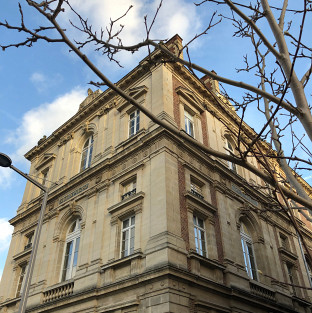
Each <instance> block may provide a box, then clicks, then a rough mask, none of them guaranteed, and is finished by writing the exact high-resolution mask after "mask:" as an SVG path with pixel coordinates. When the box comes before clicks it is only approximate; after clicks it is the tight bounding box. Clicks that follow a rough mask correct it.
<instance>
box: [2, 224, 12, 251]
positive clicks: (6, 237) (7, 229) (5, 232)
mask: <svg viewBox="0 0 312 313" xmlns="http://www.w3.org/2000/svg"><path fill="white" fill-rule="evenodd" d="M12 233H13V226H11V225H10V223H9V222H8V220H7V219H5V218H0V252H3V251H5V250H7V249H8V248H9V245H10V241H11V235H12Z"/></svg>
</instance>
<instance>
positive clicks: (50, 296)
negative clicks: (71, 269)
mask: <svg viewBox="0 0 312 313" xmlns="http://www.w3.org/2000/svg"><path fill="white" fill-rule="evenodd" d="M73 290H74V282H73V281H72V282H68V283H65V284H62V285H61V286H57V287H55V288H52V289H50V290H47V291H45V292H44V293H43V302H44V303H46V302H50V301H53V300H57V299H60V298H64V297H67V296H69V295H71V294H72V293H73Z"/></svg>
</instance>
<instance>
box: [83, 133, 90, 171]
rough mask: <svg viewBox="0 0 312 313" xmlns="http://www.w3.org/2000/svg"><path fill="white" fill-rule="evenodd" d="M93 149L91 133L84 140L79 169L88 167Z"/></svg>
mask: <svg viewBox="0 0 312 313" xmlns="http://www.w3.org/2000/svg"><path fill="white" fill-rule="evenodd" d="M92 151H93V135H91V136H90V137H89V138H88V139H87V140H86V142H85V144H84V145H83V148H82V153H81V162H80V171H83V170H85V169H87V168H88V167H90V165H91V159H92Z"/></svg>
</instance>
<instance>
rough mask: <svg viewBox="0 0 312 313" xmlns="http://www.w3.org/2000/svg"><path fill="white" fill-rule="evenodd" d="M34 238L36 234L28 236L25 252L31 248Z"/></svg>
mask: <svg viewBox="0 0 312 313" xmlns="http://www.w3.org/2000/svg"><path fill="white" fill-rule="evenodd" d="M33 236H34V233H31V234H28V235H27V236H26V238H27V242H26V245H25V247H24V250H26V249H29V248H31V246H32V240H33Z"/></svg>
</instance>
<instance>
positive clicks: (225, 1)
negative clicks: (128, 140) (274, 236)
mask: <svg viewBox="0 0 312 313" xmlns="http://www.w3.org/2000/svg"><path fill="white" fill-rule="evenodd" d="M311 3H312V1H311V0H302V1H296V3H294V2H293V3H292V4H291V5H290V4H288V1H287V0H284V1H281V5H280V6H279V7H276V6H272V5H270V4H269V1H268V0H254V1H251V2H250V3H249V2H248V3H247V2H245V1H236V2H232V1H230V0H204V1H202V2H200V3H197V4H195V5H196V6H200V7H201V8H202V9H205V10H209V12H210V10H211V12H212V13H211V17H210V19H209V21H208V22H207V25H206V27H205V29H203V31H202V32H201V33H200V34H197V35H195V36H194V37H193V38H192V39H191V40H190V41H189V42H187V43H186V44H185V45H184V46H182V47H179V46H177V47H176V49H175V51H173V50H172V49H168V46H167V45H166V44H165V40H164V39H163V40H161V39H159V40H153V39H151V34H152V27H153V25H154V23H155V20H156V19H157V15H158V13H159V10H161V6H162V1H160V3H159V6H158V8H157V10H156V12H155V15H154V16H153V19H152V21H151V23H150V24H149V23H148V20H147V18H146V17H144V22H145V33H146V36H145V39H144V40H142V41H140V42H137V43H136V44H134V45H131V46H126V45H124V44H123V41H122V32H123V28H124V26H122V25H120V22H121V21H122V18H123V17H124V16H125V15H127V13H128V12H129V10H131V6H130V7H129V9H128V10H127V11H126V12H124V14H123V15H122V16H121V17H119V18H118V19H115V20H110V22H109V25H108V26H107V27H106V28H103V29H100V30H99V31H95V30H94V28H93V27H92V25H91V24H89V21H88V19H87V18H86V17H83V16H81V15H80V13H79V11H78V9H77V8H75V4H74V1H70V0H43V1H41V2H39V1H33V0H25V1H24V4H23V5H27V6H29V7H31V8H32V9H34V11H36V12H37V13H38V14H40V15H41V16H43V17H45V18H46V24H45V25H40V26H37V27H29V26H28V25H26V23H25V21H24V11H23V7H22V5H21V4H19V14H20V19H21V23H20V24H19V25H13V24H10V23H9V22H8V21H0V26H2V27H4V28H6V29H9V30H12V31H17V32H21V33H24V34H25V40H23V41H19V42H14V41H12V42H11V43H9V44H4V43H0V44H1V47H2V49H3V50H7V49H8V48H10V47H22V46H27V47H32V46H33V45H34V44H35V43H37V42H39V41H46V42H51V43H63V44H66V45H67V46H68V47H69V48H70V50H71V51H72V52H74V53H75V54H76V55H77V56H78V57H79V58H80V59H81V60H82V61H83V62H84V63H85V64H86V65H87V66H88V67H89V68H90V69H91V70H92V71H93V72H94V73H95V74H96V75H97V77H98V78H99V81H98V82H92V83H93V84H94V85H96V86H101V85H106V86H108V87H109V88H111V89H112V90H114V91H115V92H116V93H117V94H118V95H120V96H121V97H123V98H124V99H126V100H127V101H129V102H130V103H131V104H133V105H134V106H136V107H137V108H138V109H140V110H141V111H142V112H143V113H144V114H145V115H146V116H148V117H149V118H150V119H151V120H152V121H153V122H155V123H156V124H158V125H160V126H162V127H164V128H165V129H167V130H168V131H169V132H171V133H172V134H174V135H175V136H177V137H178V138H180V140H181V141H183V142H187V143H189V144H191V145H195V146H196V147H198V148H199V149H201V150H202V151H203V152H204V153H206V154H208V155H212V156H214V157H218V158H221V159H223V160H227V161H230V162H233V163H235V164H237V165H240V166H242V167H244V168H246V169H247V170H249V171H251V172H252V173H254V174H256V175H257V176H258V177H260V178H261V179H263V180H264V181H265V182H266V183H267V184H269V185H271V186H272V188H273V190H274V192H275V195H276V196H275V199H276V202H277V203H280V204H281V206H280V208H282V210H285V214H289V217H290V219H291V221H292V222H293V225H294V227H295V228H296V229H297V231H298V232H299V229H298V226H297V225H296V221H295V218H294V216H293V213H292V210H290V206H289V199H292V201H293V202H294V203H297V204H299V205H301V206H300V207H299V210H300V211H301V212H302V214H303V215H304V216H305V217H306V218H307V219H309V220H310V221H311V219H310V218H309V216H308V215H307V214H306V213H305V210H306V209H309V210H312V200H311V198H310V196H311V195H308V194H307V192H306V189H305V188H304V184H303V181H302V180H301V178H300V175H299V174H298V173H300V170H311V165H312V153H311V150H310V148H309V146H310V145H311V142H312V115H311V106H310V105H309V103H308V96H309V95H308V93H307V86H310V85H309V82H310V77H311V73H312V57H311V56H312V54H311V52H312V45H309V43H307V42H305V41H306V40H307V38H306V36H305V32H306V31H307V30H306V29H305V25H306V23H307V20H309V19H311V12H312V7H311ZM65 10H70V11H71V12H72V13H73V15H74V16H75V21H70V24H71V26H72V27H73V28H74V29H76V30H78V31H79V32H81V33H83V34H85V35H86V37H85V40H83V41H74V40H71V39H70V38H69V37H68V36H67V31H66V30H65V29H64V27H63V26H62V25H61V24H62V21H63V19H62V18H61V17H62V15H63V14H64V11H65ZM293 19H294V20H295V21H296V22H297V24H298V25H297V26H295V25H293V24H294V23H293V21H292V20H293ZM226 20H229V21H230V22H231V23H232V25H233V35H234V36H236V37H239V38H242V39H244V40H249V41H250V45H251V50H250V51H251V53H250V54H248V55H245V56H244V57H243V61H244V66H243V67H242V68H238V69H237V71H238V72H246V73H249V75H251V76H252V77H256V78H257V79H258V81H256V82H255V83H254V84H250V83H246V82H242V81H235V80H233V79H231V78H227V77H223V76H222V75H217V74H216V73H215V72H213V71H209V70H207V69H205V68H203V67H201V66H200V65H197V64H195V63H193V62H192V60H191V57H190V53H189V46H190V45H191V44H192V42H193V41H194V40H197V39H198V38H199V37H201V36H205V35H206V34H207V33H208V32H210V31H214V29H215V28H216V27H221V26H222V23H223V22H224V21H226ZM260 25H261V27H260ZM51 34H55V36H53V35H51ZM12 38H13V37H12ZM90 45H93V46H94V49H95V51H97V52H99V53H101V54H102V55H104V56H106V57H108V59H109V60H110V61H113V62H116V63H117V64H119V65H120V63H119V60H118V53H119V52H120V51H122V50H125V51H129V52H130V53H133V52H135V51H137V50H139V49H141V48H143V47H147V48H148V51H149V61H150V62H155V60H154V59H153V58H152V55H153V53H152V52H151V47H153V48H156V49H158V50H160V51H162V53H163V55H164V56H165V57H164V58H162V59H161V60H158V62H174V63H180V64H181V65H183V66H186V67H188V68H189V69H190V70H191V71H192V72H193V73H194V75H196V73H197V72H200V73H202V74H204V75H207V76H208V77H210V78H211V79H212V80H216V81H218V82H220V83H221V84H222V87H223V91H222V92H221V94H220V95H217V94H216V91H214V95H213V96H214V97H215V100H216V101H223V102H227V101H231V102H232V103H233V105H234V107H235V108H236V110H237V112H238V113H239V114H240V116H241V120H240V122H238V123H237V129H238V131H237V132H235V133H234V134H235V135H236V138H237V148H236V149H237V151H236V152H237V153H235V154H231V153H226V152H225V153H222V152H220V151H216V150H214V149H212V148H210V147H207V146H205V145H203V144H201V143H199V142H198V141H196V140H194V139H193V138H191V137H190V136H188V135H187V134H186V133H185V132H182V131H180V130H179V129H177V128H175V127H173V126H172V125H170V124H169V123H167V122H165V121H163V120H160V119H158V118H157V117H156V116H155V115H154V114H152V113H151V112H150V111H149V110H147V109H146V108H145V107H144V106H142V105H140V104H139V103H138V102H136V101H135V100H134V99H133V98H131V97H130V96H129V95H128V94H126V93H125V92H124V91H123V90H122V89H120V88H119V87H118V86H116V85H115V84H113V83H112V82H111V81H110V79H109V78H108V77H107V76H106V75H105V73H103V72H101V71H100V70H99V68H98V67H96V66H95V65H94V63H92V61H91V60H90V58H89V57H88V56H87V55H85V54H84V49H85V48H86V47H87V46H90ZM183 51H184V54H185V55H186V56H187V57H186V58H182V52H183ZM298 60H299V61H300V62H301V63H302V62H305V65H306V69H305V72H304V73H301V74H300V72H301V68H300V67H299V66H298V63H299V61H298ZM300 76H301V78H300ZM226 86H234V87H237V88H240V89H242V93H244V96H243V98H242V99H241V100H240V101H238V100H235V99H232V98H231V97H230V95H229V94H230V93H228V92H226ZM210 92H211V91H210ZM250 107H258V110H259V112H262V113H263V114H264V116H265V118H266V121H267V122H266V123H265V125H263V127H262V129H261V130H260V132H259V134H258V135H256V134H254V135H247V134H246V133H245V132H244V127H243V125H244V123H243V121H244V116H245V112H246V110H249V109H250ZM297 124H300V125H301V126H302V127H303V129H304V136H305V141H304V140H303V137H301V136H298V134H297V133H296V131H295V128H296V125H297ZM251 126H252V125H251ZM284 138H287V141H288V143H289V142H290V143H291V145H292V149H291V152H290V153H289V154H287V155H286V153H285V152H284V147H283V142H284V141H283V140H284ZM264 140H266V141H268V142H269V144H272V145H274V149H273V148H272V149H271V148H267V149H263V147H261V145H260V143H261V142H263V141H264ZM305 142H307V143H305ZM269 144H267V147H270V145H269ZM299 150H300V151H303V152H305V156H306V157H298V156H297V153H298V151H299ZM250 157H255V158H256V159H257V160H258V162H259V163H260V164H261V166H262V167H263V169H264V170H259V169H258V168H256V167H254V166H253V165H252V164H251V163H250V162H248V159H249V158H250ZM276 162H277V163H278V164H279V167H280V168H281V169H282V172H281V171H276V170H275V167H274V166H272V165H273V164H276ZM298 171H299V172H298ZM281 173H282V174H281ZM297 204H295V207H297V208H298V205H297ZM306 250H308V249H307V247H306Z"/></svg>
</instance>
